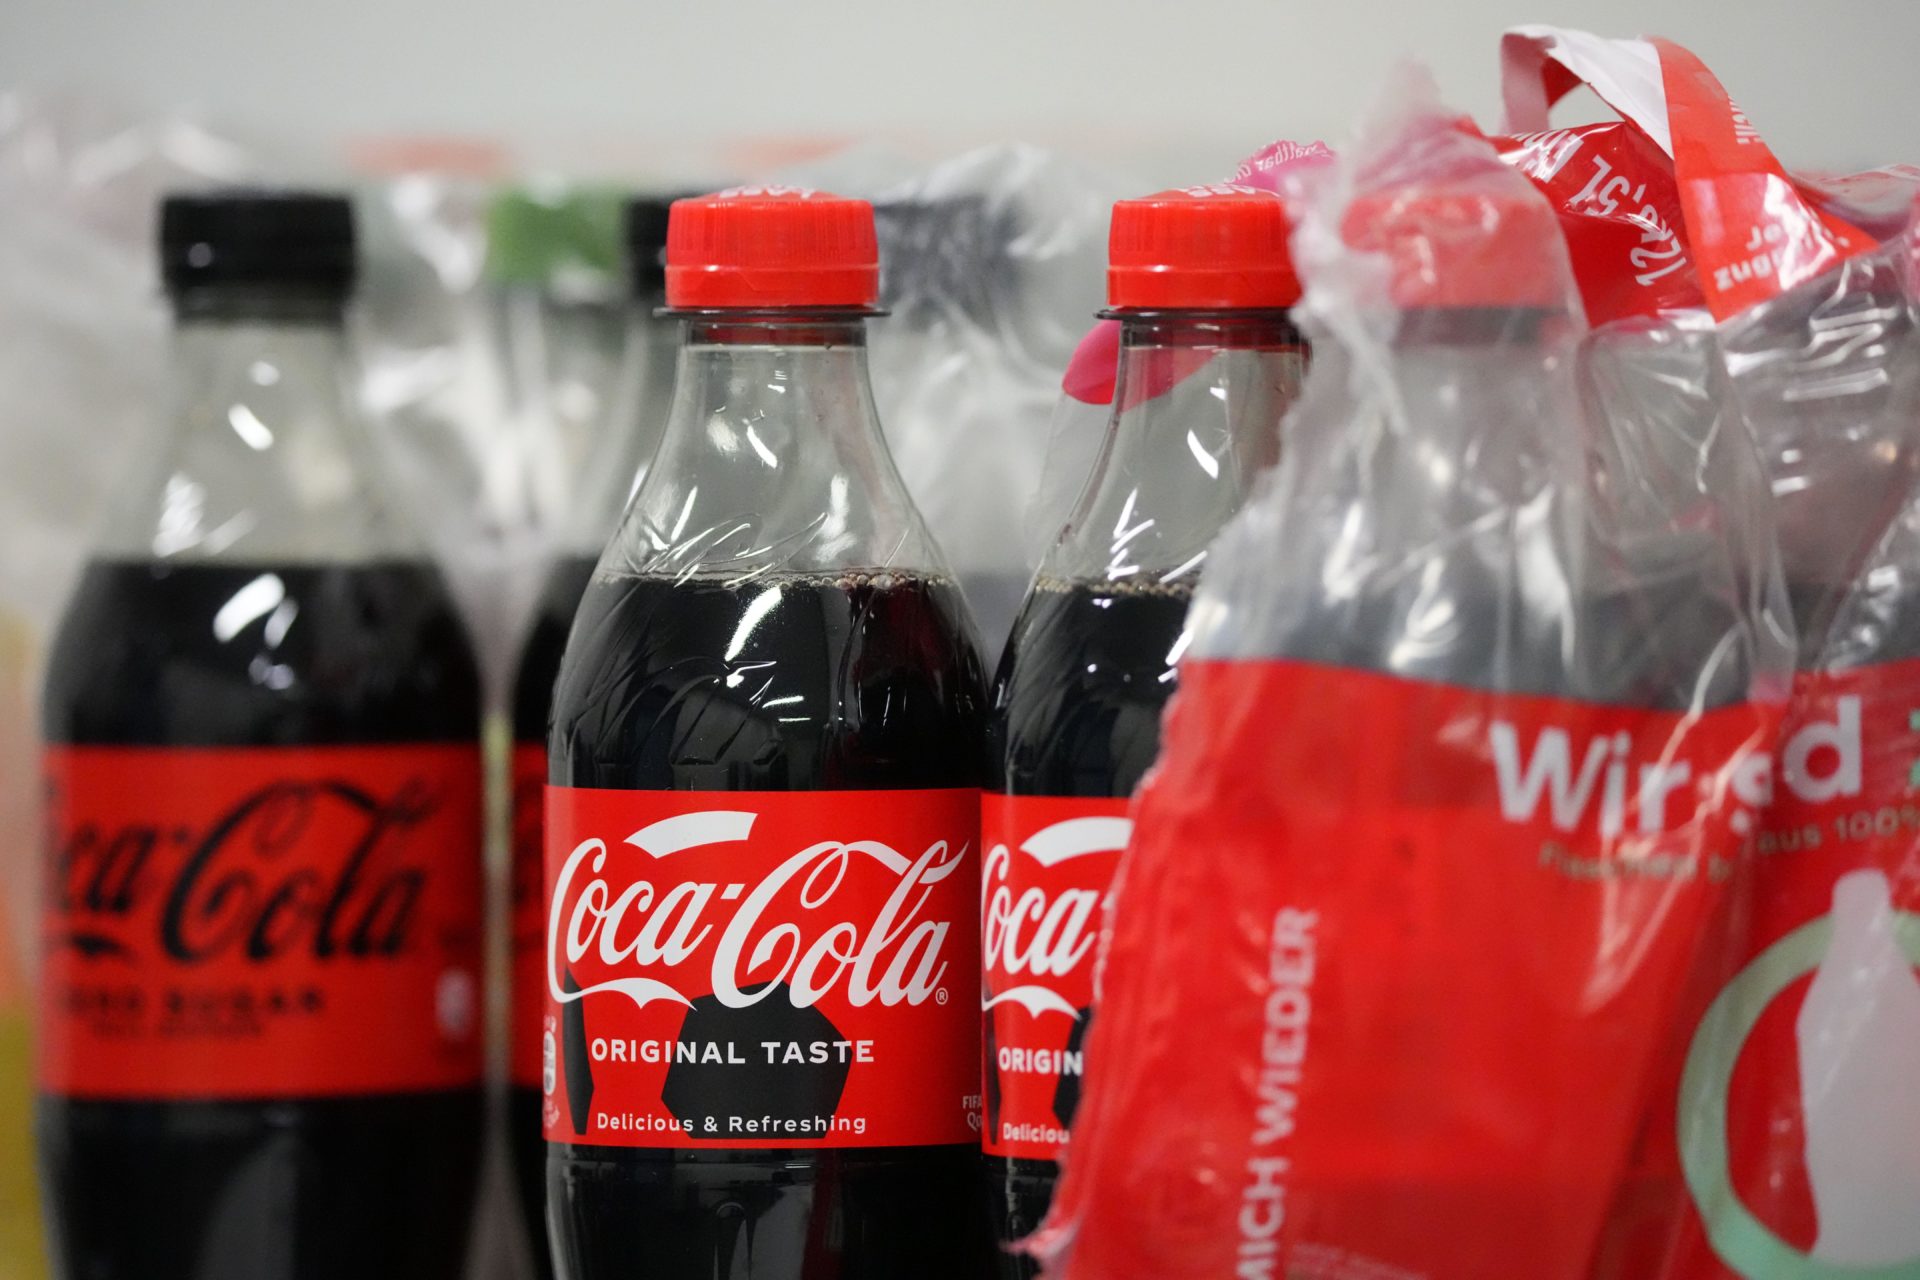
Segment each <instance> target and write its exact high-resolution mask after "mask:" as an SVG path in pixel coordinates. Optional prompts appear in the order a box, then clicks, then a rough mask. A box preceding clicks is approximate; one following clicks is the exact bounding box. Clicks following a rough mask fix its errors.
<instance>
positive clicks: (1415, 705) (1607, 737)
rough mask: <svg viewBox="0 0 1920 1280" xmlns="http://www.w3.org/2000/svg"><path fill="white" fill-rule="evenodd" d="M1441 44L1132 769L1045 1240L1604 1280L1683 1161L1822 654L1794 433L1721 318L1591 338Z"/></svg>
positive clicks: (1327, 194)
mask: <svg viewBox="0 0 1920 1280" xmlns="http://www.w3.org/2000/svg"><path fill="white" fill-rule="evenodd" d="M1413 79H1414V80H1415V81H1416V87H1415V89H1414V90H1413V91H1412V92H1410V93H1409V94H1408V95H1407V99H1406V100H1404V101H1402V102H1400V103H1398V104H1396V105H1395V106H1394V107H1393V108H1392V109H1391V110H1388V111H1386V112H1384V113H1382V116H1381V118H1380V119H1378V120H1376V121H1375V122H1374V123H1373V124H1372V125H1371V126H1370V127H1369V129H1368V131H1367V133H1366V134H1365V136H1363V137H1362V139H1361V140H1360V142H1359V144H1358V145H1357V146H1356V147H1355V149H1354V150H1353V151H1351V152H1345V153H1343V155H1342V158H1341V159H1340V161H1338V162H1337V164H1336V166H1335V167H1334V170H1333V172H1332V174H1331V175H1330V177H1329V178H1328V180H1327V181H1326V182H1325V183H1324V184H1323V185H1322V186H1321V187H1320V188H1319V190H1318V192H1317V193H1316V195H1315V196H1314V198H1313V200H1312V201H1311V203H1310V204H1309V206H1308V208H1307V211H1306V213H1305V215H1304V219H1303V222H1302V224H1301V226H1300V228H1299V230H1298V232H1297V233H1296V236H1295V241H1294V244H1295V256H1296V260H1297V261H1298V263H1299V266H1300V269H1301V271H1302V273H1303V278H1304V280H1305V283H1306V288H1307V294H1306V300H1305V304H1304V307H1303V316H1304V321H1303V324H1304V327H1305V329H1306V331H1307V335H1308V338H1309V340H1310V342H1311V343H1312V345H1313V351H1314V365H1313V367H1312V368H1311V370H1310V371H1309V374H1308V377H1307V382H1306V388H1305V392H1304V396H1303V398H1302V400H1301V401H1300V403H1299V404H1298V405H1297V407H1296V409H1295V411H1294V413H1293V414H1292V415H1291V416H1290V417H1289V418H1288V420H1287V423H1286V427H1285V430H1286V435H1287V448H1286V450H1285V451H1284V453H1283V456H1282V460H1281V463H1280V466H1279V467H1278V469H1277V470H1276V471H1275V472H1273V473H1272V475H1271V477H1270V480H1269V481H1268V482H1266V483H1264V484H1262V485H1261V486H1260V488H1259V490H1258V492H1257V493H1256V495H1255V497H1254V498H1253V499H1252V500H1251V501H1250V502H1249V503H1248V505H1247V506H1246V508H1245V509H1244V510H1243V511H1242V512H1241V514H1240V515H1239V516H1238V517H1237V518H1236V519H1235V520H1234V521H1233V522H1232V523H1230V524H1229V525H1228V527H1227V529H1226V531H1225V532H1224V533H1223V535H1222V536H1221V538H1220V540H1219V541H1218V543H1217V544H1216V545H1215V547H1214V549H1213V551H1212V553H1211V556H1210V559H1209V562H1208V567H1207V570H1206V573H1205V576H1204V578H1203V581H1202V583H1201V587H1200V590H1199V593H1198V595H1197V597H1196V600H1195V604H1194V610H1193V615H1192V622H1191V626H1192V632H1193V638H1192V645H1191V648H1190V649H1189V651H1188V655H1187V657H1186V659H1185V661H1184V662H1183V664H1182V666H1181V670H1180V691H1179V692H1178V693H1177V694H1176V695H1175V698H1174V701H1173V705H1172V708H1171V710H1170V712H1169V717H1168V720H1167V722H1166V726H1165V730H1164V739H1163V748H1162V753H1161V757H1160V762H1159V764H1158V765H1157V766H1156V768H1155V769H1154V771H1153V772H1152V773H1150V774H1149V776H1148V779H1147V781H1146V783H1145V784H1144V786H1143V788H1142V790H1141V792H1140V795H1139V798H1138V799H1137V801H1136V804H1135V809H1134V819H1135V831H1134V837H1133V840H1132V843H1131V844H1130V845H1129V847H1128V849H1127V851H1126V853H1125V855H1124V856H1123V859H1122V862H1121V868H1120V872H1119V882H1118V885H1117V887H1116V889H1115V892H1114V896H1113V903H1112V907H1111V914H1110V917H1109V927H1108V931H1107V934H1106V935H1105V939H1106V940H1105V944H1104V945H1105V948H1106V951H1105V958H1104V962H1103V967H1102V970H1101V978H1100V988H1099V993H1098V1003H1097V1007H1096V1012H1095V1016H1094V1019H1093V1025H1092V1031H1091V1033H1090V1036H1089V1041H1088V1045H1087V1061H1086V1070H1087V1077H1086V1082H1085V1092H1084V1094H1083V1097H1082V1101H1081V1105H1080V1110H1079V1113H1078V1115H1077V1117H1076V1121H1075V1126H1074V1131H1073V1137H1072V1141H1071V1144H1070V1146H1069V1148H1068V1152H1067V1159H1066V1178H1065V1182H1064V1184H1063V1187H1062V1190H1061V1195H1060V1199H1059V1200H1058V1202H1057V1203H1056V1209H1055V1213H1054V1215H1053V1216H1052V1217H1051V1218H1050V1219H1049V1221H1048V1224H1047V1226H1046V1228H1045V1229H1044V1230H1043V1231H1042V1233H1041V1234H1040V1236H1039V1237H1038V1238H1037V1240H1036V1247H1037V1250H1038V1252H1039V1253H1040V1255H1041V1256H1042V1257H1043V1258H1045V1259H1046V1264H1047V1274H1049V1275H1058V1276H1064V1277H1069V1278H1070V1280H1079V1278H1082V1277H1100V1278H1101V1280H1124V1278H1128V1277H1143V1278H1144V1277H1149V1276H1150V1277H1155V1278H1156V1280H1169V1278H1175V1280H1177V1278H1178V1277H1184V1276H1194V1277H1199V1276H1212V1275H1221V1274H1274V1275H1278V1274H1281V1273H1283V1272H1284V1273H1285V1274H1286V1275H1288V1276H1290V1277H1302V1278H1308V1280H1332V1278H1334V1277H1347V1276H1353V1275H1361V1274H1365V1275H1382V1276H1396V1277H1399V1276H1406V1277H1423V1278H1426V1280H1495V1278H1496V1277H1498V1278H1499V1280H1508V1278H1510V1277H1515V1276H1525V1277H1528V1280H1563V1278H1564V1280H1573V1278H1574V1277H1584V1276H1587V1275H1588V1274H1590V1269H1591V1268H1592V1267H1593V1265H1594V1262H1595V1258H1596V1253H1597V1251H1598V1249H1599V1247H1600V1243H1601V1240H1602V1238H1603V1235H1604V1229H1605V1225H1606V1223H1607V1221H1608V1219H1609V1216H1610V1214H1611V1213H1612V1212H1613V1206H1614V1203H1615V1200H1616V1198H1617V1197H1619V1196H1620V1195H1622V1194H1623V1192H1624V1191H1626V1190H1627V1189H1631V1190H1632V1191H1633V1192H1634V1193H1635V1194H1647V1195H1653V1196H1656V1197H1659V1198H1662V1199H1663V1200H1664V1201H1666V1202H1673V1201H1676V1200H1684V1198H1685V1195H1686V1192H1685V1188H1684V1185H1683V1182H1682V1179H1681V1176H1680V1174H1679V1172H1678V1171H1677V1170H1669V1171H1667V1175H1666V1177H1665V1180H1664V1182H1662V1183H1660V1184H1659V1185H1650V1184H1648V1183H1647V1181H1646V1180H1645V1179H1644V1177H1643V1171H1642V1169H1641V1167H1640V1162H1641V1159H1642V1153H1643V1150H1644V1148H1645V1145H1646V1143H1647V1141H1648V1137H1649V1133H1650V1132H1651V1130H1650V1129H1649V1125H1650V1124H1653V1123H1656V1122H1653V1121H1650V1119H1649V1117H1650V1116H1651V1115H1653V1114H1654V1113H1656V1112H1657V1111H1658V1110H1659V1108H1660V1102H1659V1099H1660V1097H1661V1096H1662V1092H1663V1090H1665V1091H1667V1092H1668V1093H1670V1092H1671V1089H1672V1081H1673V1080H1674V1079H1676V1078H1677V1077H1678V1075H1679V1073H1680V1060H1681V1058H1682V1057H1683V1056H1684V1053H1685V1047H1686V1046H1685V1043H1684V1038H1683V1037H1681V1036H1680V1035H1678V1034H1677V1033H1676V1028H1677V1027H1679V1026H1681V1025H1683V1024H1688V1014H1689V1011H1690V1009H1692V1007H1693V1005H1694V1004H1695V1003H1696V1002H1699V1003H1704V998H1703V997H1702V995H1701V993H1700V988H1701V987H1702V986H1705V987H1708V988H1711V987H1712V985H1713V983H1714V981H1715V980H1716V979H1717V978H1718V977H1719V976H1720V975H1721V974H1722V973H1724V971H1725V970H1726V967H1727V965H1728V958H1729V955H1730V952H1731V951H1732V949H1733V947H1734V946H1735V935H1736V922H1737V920H1738V918H1739V907H1740V905H1741V903H1742V901H1743V897H1742V893H1741V889H1742V885H1743V883H1744V879H1743V877H1742V876H1741V875H1740V874H1739V873H1738V867H1739V865H1740V861H1741V859H1740V853H1741V849H1742V843H1741V832H1742V831H1744V830H1747V829H1748V828H1750V826H1751V824H1752V822H1753V810H1754V809H1755V808H1756V807H1757V806H1758V805H1759V803H1760V800H1761V789H1760V787H1759V786H1758V782H1757V778H1758V776H1759V775H1760V774H1761V773H1762V772H1764V768H1765V766H1763V764H1761V763H1760V761H1762V760H1763V759H1764V757H1765V756H1766V753H1767V752H1768V751H1769V750H1770V749H1771V747H1772V745H1773V741H1774V731H1775V728H1776V726H1777V724H1778V717H1779V713H1780V705H1779V703H1780V699H1781V698H1782V696H1783V694H1784V687H1785V677H1786V674H1787V670H1788V667H1789V664H1790V645H1789V643H1788V638H1787V631H1786V620H1785V618H1784V616H1783V612H1784V610H1783V603H1782V596H1781V592H1780V589H1779V576H1778V572H1777V568H1776V566H1775V564H1774V562H1773V549H1772V541H1771V530H1770V525H1769V522H1768V503H1767V499H1766V493H1765V489H1764V486H1763V484H1762V483H1761V480H1762V477H1761V473H1760V468H1759V466H1758V465H1757V461H1756V459H1755V458H1754V456H1753V453H1752V448H1751V444H1750V442H1749V441H1748V440H1747V439H1746V438H1745V437H1744V436H1743V435H1742V433H1740V432H1739V431H1737V430H1729V429H1728V428H1727V424H1726V422H1725V421H1724V420H1723V419H1722V417H1721V416H1720V415H1719V414H1718V413H1717V412H1716V410H1715V405H1716V404H1717V403H1718V393H1717V392H1716V391H1715V390H1714V389H1713V388H1712V387H1710V386H1708V385H1704V384H1703V383H1702V382H1701V380H1700V379H1698V378H1697V377H1694V376H1692V373H1693V371H1694V370H1697V369H1698V368H1699V367H1700V365H1699V363H1698V352H1697V350H1696V349H1695V347H1696V344H1698V343H1700V342H1704V341H1706V335H1705V334H1704V333H1693V334H1688V333H1683V332H1678V331H1674V332H1662V331H1656V330H1653V329H1640V330H1634V331H1627V330H1620V331H1612V332H1608V333H1605V334H1600V335H1592V334H1586V333H1585V331H1584V326H1583V324H1582V322H1581V319H1580V317H1581V314H1582V308H1581V304H1580V299H1579V296H1578V292H1577V289H1576V283H1575V278H1574V275H1573V273H1572V270H1571V268H1570V265H1569V262H1568V257H1567V251H1566V247H1565V242H1564V238H1563V236H1562V235H1561V233H1560V231H1559V229H1558V226H1557V224H1556V222H1555V219H1554V215H1553V210H1552V209H1551V208H1550V206H1549V205H1548V204H1547V202H1546V200H1545V199H1544V198H1543V197H1542V196H1541V195H1539V194H1538V193H1537V192H1536V191H1535V190H1534V189H1533V188H1532V187H1531V186H1530V185H1529V184H1528V183H1527V182H1526V181H1525V180H1524V179H1523V178H1522V177H1521V176H1520V175H1519V174H1517V173H1515V172H1514V171H1513V170H1512V169H1510V168H1507V167H1506V166H1504V165H1503V164H1502V163H1501V162H1500V160H1499V159H1498V158H1497V156H1496V154H1495V151H1494V149H1493V148H1492V147H1491V146H1490V145H1489V144H1488V143H1487V142H1486V141H1484V140H1483V139H1481V138H1479V137H1478V136H1476V135H1474V134H1473V133H1472V131H1471V129H1470V128H1463V127H1462V125H1461V122H1460V121H1459V120H1458V119H1457V118H1456V117H1453V116H1451V115H1449V114H1448V113H1446V112H1444V111H1442V110H1440V109H1439V108H1438V107H1437V106H1436V105H1435V104H1434V103H1433V102H1432V101H1431V99H1430V97H1429V96H1427V95H1428V93H1429V92H1430V91H1428V90H1426V89H1424V88H1423V87H1420V86H1421V85H1422V84H1423V83H1424V78H1423V77H1419V76H1415V77H1413ZM1676 371H1679V372H1681V375H1682V376H1681V382H1680V385H1679V386H1677V387H1670V386H1668V385H1667V383H1668V380H1669V379H1670V378H1671V377H1673V375H1674V373H1675V372H1676ZM1648 393H1650V394H1648ZM1688 1025H1690V1024H1688ZM1666 1114H1667V1115H1668V1117H1669V1118H1670V1117H1671V1114H1672V1112H1671V1109H1670V1107H1669V1109H1668V1111H1667V1113H1666ZM1236 1269H1237V1270H1236Z"/></svg>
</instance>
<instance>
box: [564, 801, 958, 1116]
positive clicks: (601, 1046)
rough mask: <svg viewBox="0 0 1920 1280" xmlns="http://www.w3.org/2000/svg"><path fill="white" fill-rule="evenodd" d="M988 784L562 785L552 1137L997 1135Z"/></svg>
mask: <svg viewBox="0 0 1920 1280" xmlns="http://www.w3.org/2000/svg"><path fill="white" fill-rule="evenodd" d="M979 821H980V818H979V793H978V792H977V791H973V790H963V789H939V790H898V791H818V792H710V791H709V792H691V791H615V790H598V789H590V788H578V787H549V788H548V790H547V809H546V823H547V883H548V903H549V906H548V917H547V949H546V961H545V963H546V973H545V975H544V978H545V986H546V994H547V1011H546V1016H545V1020H544V1027H543V1032H542V1048H543V1058H544V1062H545V1064H546V1065H547V1069H546V1072H545V1075H546V1079H545V1081H544V1084H545V1088H546V1105H545V1107H544V1114H543V1120H544V1124H545V1130H546V1135H547V1138H548V1140H549V1141H554V1142H576V1143H586V1144H594V1145H602V1146H629V1147H679V1148H698V1147H738V1148H769V1147H893V1146H928V1145H938V1144H968V1145H971V1144H974V1143H976V1142H977V1141H978V1127H979V1123H980V1116H979V1097H978V1090H979V1074H978V1069H977V1065H976V1064H977V1063H978V1061H979V1058H978V1049H977V1044H978V1036H979V1022H978V1013H977V1011H978V1009H979V972H980V968H979V966H980V952H979V934H978V930H977V928H976V924H975V921H976V918H977V917H976V915H975V912H976V910H977V903H978V898H977V894H978V891H979V875H980V870H979V868H980V864H979V861H978V852H977V849H978V837H979Z"/></svg>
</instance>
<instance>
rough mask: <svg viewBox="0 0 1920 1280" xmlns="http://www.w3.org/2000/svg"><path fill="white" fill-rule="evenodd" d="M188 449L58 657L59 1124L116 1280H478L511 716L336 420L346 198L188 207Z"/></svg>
mask: <svg viewBox="0 0 1920 1280" xmlns="http://www.w3.org/2000/svg"><path fill="white" fill-rule="evenodd" d="M163 249H164V252H165V266H166V274H167V277H168V284H169V287H170V291H171V293H172V295H173V302H174V305H175V310H176V313H177V316H178V319H179V328H178V331H177V336H176V346H175V368H174V380H175V390H176V402H175V405H174V410H173V415H174V421H173V424H172V426H173V429H172V432H171V434H170V435H169V436H168V437H167V439H166V440H165V441H164V442H163V443H162V444H161V446H160V447H159V449H158V450H157V451H156V454H155V456H154V457H152V458H149V459H148V460H147V464H146V466H145V467H144V469H143V471H142V473H141V474H140V475H139V476H138V478H137V481H136V483H135V484H134V485H133V486H132V487H131V488H130V490H129V491H128V492H126V493H125V494H123V495H122V499H123V500H122V502H121V503H120V504H119V506H118V507H117V508H116V512H115V515H114V524H113V527H112V529H111V530H110V532H109V534H108V537H107V539H106V541H105V545H104V546H103V547H102V548H101V550H100V551H99V552H98V553H97V554H96V556H95V558H94V559H93V560H92V562H91V563H90V564H89V566H88V567H87V569H86V572H85V576H84V577H83V579H82V581H81V583H80V585H79V588H78V590H77V592H76V594H75V596H74V598H73V600H72V601H71V603H70V604H69V606H68V609H67V612H66V615H65V617H64V619H63V621H62V623H61V626H60V629H59V634H58V637H57V639H56V641H55V645H54V649H53V653H52V658H51V664H50V671H49V674H48V678H47V684H46V688H45V694H44V704H43V706H44V721H45V733H46V738H47V749H46V762H45V767H46V772H47V782H48V802H49V812H48V832H47V840H48V843H47V848H46V859H47V863H46V884H47V888H46V903H45V922H46V935H45V946H46V952H45V956H44V961H43V965H42V1006H41V1021H40V1026H41V1029H42V1035H41V1045H40V1061H39V1104H38V1126H39V1141H40V1153H41V1169H42V1177H43V1181H44V1186H45V1191H46V1202H47V1210H48V1217H49V1222H50V1226H51V1238H52V1243H53V1254H54V1258H55V1266H56V1269H57V1271H58V1273H59V1274H60V1275H62V1276H67V1277H83V1276H84V1277H88V1278H89V1280H114V1278H117V1277H126V1278H128V1280H136V1278H137V1280H241V1278H242V1277H246V1278H249V1280H262V1278H264V1280H282V1278H285V1280H295V1278H299V1280H308V1278H311V1280H320V1278H321V1277H332V1276H340V1275H348V1274H351V1275H356V1276H368V1277H382V1276H385V1277H395V1278H396V1280H397V1278H398V1277H402V1276H405V1277H428V1276H430V1277H440V1278H442V1280H456V1278H457V1277H458V1276H460V1275H461V1274H462V1270H463V1264H464V1257H465V1252H466V1242H467V1234H468V1231H469V1227H470V1214H471V1209H472V1202H473V1192H474V1181H473V1170H474V1168H475V1167H476V1165H477V1163H478V1160H479V1153H480V1146H481V1133H482V1126H483V1103H482V1092H481V1061H482V1057H481V1046H482V1038H481V1026H480V1024H481V999H480V989H479V983H480V978H481V966H480V956H481V945H480V933H481V883H480V813H481V803H480V759H479V747H478V735H479V690H478V679H477V676H476V673H475V668H474V663H473V659H472V656H471V654H470V652H469V649H468V644H467V640H466V637H465V635H464V633H463V630H462V628H461V626H460V624H459V622H458V620H457V617H456V614H455V610H454V607H453V603H452V601H451V599H450V598H449V596H448V593H447V591H446V588H445V586H444V584H443V583H442V581H441V579H440V576H439V574H438V572H437V571H436V570H435V569H434V568H433V567H432V566H431V565H430V564H429V563H428V561H427V560H426V559H425V557H424V555H423V554H422V553H421V551H420V550H419V548H418V547H417V545H415V544H414V543H413V542H412V541H411V540H410V538H409V537H408V536H407V535H406V533H405V530H404V527H403V526H402V525H401V524H400V523H399V522H398V521H396V520H395V519H394V517H393V515H392V513H391V512H390V511H388V510H387V509H386V508H385V507H384V506H382V505H381V504H380V502H379V501H378V500H377V499H376V498H375V497H374V496H372V495H373V493H374V491H375V481H376V478H375V476H374V475H373V473H372V468H371V467H370V466H369V465H368V459H367V457H366V454H365V442H364V441H363V440H362V439H361V438H360V436H359V434H358V427H357V424H355V423H354V422H353V421H352V419H351V414H350V413H349V412H348V411H347V409H346V407H345V405H344V404H343V403H342V402H341V400H340V398H339V387H340V386H341V382H340V379H339V368H338V366H339V362H340V356H341V348H342V341H341V337H340V315H341V309H342V306H343V305H344V302H345V300H346V296H347V292H348V287H349V283H350V280H351V275H352V262H353V241H352V235H351V224H350V222H349V211H348V207H347V205H346V202H345V201H344V200H339V199H333V198H326V197H298V196H281V195H272V194H252V195H234V196H225V195H213V196H202V197H192V198H185V199H175V200H172V201H169V202H168V204H167V206H166V209H165V214H164V218H163Z"/></svg>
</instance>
